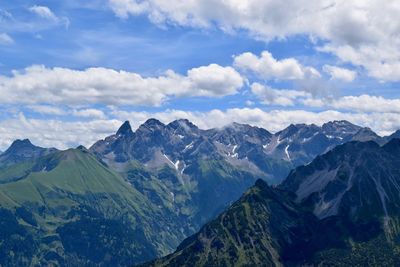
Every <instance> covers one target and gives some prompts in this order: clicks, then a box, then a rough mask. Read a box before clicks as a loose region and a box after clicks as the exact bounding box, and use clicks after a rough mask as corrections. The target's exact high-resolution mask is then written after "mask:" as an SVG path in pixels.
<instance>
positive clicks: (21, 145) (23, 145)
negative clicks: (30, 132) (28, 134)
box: [5, 139, 38, 153]
mask: <svg viewBox="0 0 400 267" xmlns="http://www.w3.org/2000/svg"><path fill="white" fill-rule="evenodd" d="M35 148H38V147H36V146H34V145H33V144H32V143H31V141H30V140H29V139H23V140H20V139H18V140H15V141H14V142H13V143H12V144H11V146H10V147H9V148H8V149H7V150H6V151H5V153H10V152H17V151H20V150H25V149H35Z"/></svg>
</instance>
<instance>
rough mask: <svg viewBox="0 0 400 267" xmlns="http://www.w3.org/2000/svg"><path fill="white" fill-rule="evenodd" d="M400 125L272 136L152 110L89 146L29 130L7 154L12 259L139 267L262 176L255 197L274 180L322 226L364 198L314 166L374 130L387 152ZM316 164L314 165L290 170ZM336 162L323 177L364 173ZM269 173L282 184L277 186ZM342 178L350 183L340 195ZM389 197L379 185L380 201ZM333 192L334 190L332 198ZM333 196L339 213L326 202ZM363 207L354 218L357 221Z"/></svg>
mask: <svg viewBox="0 0 400 267" xmlns="http://www.w3.org/2000/svg"><path fill="white" fill-rule="evenodd" d="M397 135H399V132H396V133H395V134H393V135H392V136H390V137H379V136H378V135H376V134H375V133H374V132H373V131H372V130H370V129H369V128H362V127H359V126H356V125H353V124H351V123H349V122H346V121H334V122H329V123H326V124H324V125H322V126H321V127H319V126H316V125H304V124H299V125H290V126H289V127H288V128H286V129H284V130H282V131H279V132H277V133H275V134H272V133H270V132H268V131H267V130H265V129H262V128H258V127H254V126H250V125H243V124H237V123H233V124H230V125H228V126H225V127H222V128H218V129H209V130H202V129H199V128H198V127H197V126H195V125H194V124H193V123H191V122H189V121H188V120H176V121H173V122H171V123H169V124H167V125H165V124H163V123H161V122H160V121H158V120H155V119H150V120H148V121H146V122H145V123H144V124H142V125H141V126H140V127H139V128H138V129H137V130H136V131H133V130H132V128H131V126H130V124H129V122H125V123H124V124H123V125H122V126H121V127H120V128H119V129H118V131H117V132H116V134H114V135H111V136H109V137H106V138H105V139H104V140H99V141H98V142H96V143H95V144H94V145H93V146H91V147H90V148H89V149H86V148H84V147H82V146H80V147H78V148H76V149H68V150H65V151H59V150H57V149H54V148H50V149H48V148H41V147H37V146H35V145H33V144H32V143H31V142H30V141H29V140H17V141H15V142H14V143H13V144H12V145H11V146H10V148H9V149H7V150H6V151H5V152H4V153H2V154H1V155H0V212H1V213H2V218H4V219H3V220H2V221H1V222H0V223H1V224H2V227H1V228H0V229H1V230H0V236H1V237H0V239H1V241H3V242H0V251H1V252H0V265H3V266H15V265H19V266H21V265H22V266H27V265H30V266H36V265H37V266H43V265H61V266H64V265H69V266H110V265H112V266H127V265H133V264H137V263H141V262H145V261H149V260H152V259H154V258H156V257H160V256H163V255H166V254H168V253H170V252H172V251H173V250H174V249H175V248H176V247H177V246H178V245H179V243H180V242H181V241H182V240H183V239H184V238H186V237H188V236H190V235H192V234H194V233H196V232H197V231H199V230H200V229H205V228H204V227H203V228H202V226H203V225H204V224H206V223H208V222H209V221H210V220H212V219H213V218H215V217H216V216H217V215H218V214H220V213H221V212H224V211H225V210H226V208H227V207H229V206H230V205H231V204H232V203H233V202H234V201H235V200H237V199H238V198H240V196H241V195H242V194H243V192H245V191H246V190H247V189H248V188H249V187H251V185H253V184H254V183H255V182H256V181H257V183H256V186H255V187H253V188H252V189H250V191H249V192H248V193H246V195H250V196H251V193H250V192H253V191H254V190H255V191H257V190H258V191H259V192H264V191H265V190H267V189H268V190H267V191H268V192H272V193H268V194H267V195H269V194H273V195H279V198H281V200H280V201H283V202H282V203H283V204H282V203H280V202H279V203H277V205H278V206H279V205H281V206H282V205H283V206H288V207H289V206H290V205H292V206H290V209H291V210H294V211H295V213H296V214H297V213H298V215H293V214H289V215H288V216H289V217H287V219H288V221H290V220H291V219H290V218H291V217H290V216H292V215H293V216H300V217H302V216H305V217H307V220H306V221H304V222H299V223H300V224H302V223H305V224H308V223H309V222H311V221H312V222H313V223H314V221H315V224H316V225H319V221H320V220H325V217H329V218H330V217H331V216H336V214H338V210H340V212H342V209H343V210H344V209H345V207H346V205H350V204H348V203H353V202H351V201H350V200H349V201H350V202H345V201H344V200H347V199H348V198H350V199H352V198H354V194H349V193H348V192H347V191H346V190H345V189H343V188H344V183H345V182H343V184H339V183H338V182H336V183H338V184H336V183H333V185H332V183H330V182H329V183H326V184H325V187H326V188H325V187H323V186H322V187H318V189H315V190H314V189H313V190H311V189H309V188H308V186H305V187H307V188H308V190H309V191H307V190H304V189H303V188H304V185H302V182H301V181H303V179H304V181H306V182H307V183H311V184H313V185H314V182H312V181H313V179H314V178H310V179H311V180H307V179H306V178H302V177H303V176H305V175H306V174H308V173H309V172H310V170H309V169H307V167H308V166H314V169H318V166H319V165H318V163H315V162H318V160H319V161H321V157H318V156H319V155H322V154H324V153H327V154H324V156H326V155H329V153H331V152H328V151H331V150H332V149H334V148H335V147H337V146H339V147H337V148H336V149H340V148H341V146H340V145H342V144H345V145H344V146H346V145H348V144H364V143H359V142H355V140H358V141H369V140H372V141H371V142H366V143H365V144H369V145H371V146H375V148H376V149H377V150H379V151H380V149H381V146H382V149H383V148H385V149H386V150H387V149H388V147H392V146H393V144H392V141H390V140H394V139H393V138H395V137H396V136H397ZM349 142H350V143H349ZM388 142H389V143H388ZM386 143H387V145H385V144H386ZM389 144H390V145H389ZM360 146H361V145H360ZM361 148H362V147H353V148H352V149H354V151H352V149H349V150H348V151H347V150H346V155H347V153H349V156H350V155H353V156H354V157H356V156H357V155H358V154H357V151H358V149H361ZM336 149H334V150H333V151H336ZM376 153H378V152H376ZM378 154H379V153H378ZM315 157H317V158H316V159H315V160H314V161H313V159H314V158H315ZM376 157H377V158H379V156H376ZM355 162H358V159H357V160H355ZM304 164H308V165H306V166H305V167H299V168H297V169H295V171H292V172H291V171H290V170H291V169H293V168H295V167H298V166H301V165H304ZM321 164H322V163H321ZM324 164H325V165H322V167H321V168H320V169H318V170H320V171H321V173H320V174H314V176H318V175H319V176H318V177H320V176H321V177H325V175H324V174H323V171H324V170H325V169H329V170H331V169H333V168H336V169H338V170H339V169H340V170H341V171H342V170H346V171H348V172H346V175H350V174H351V173H352V172H350V170H347V169H346V168H345V167H343V166H342V165H340V164H339V163H335V164H336V165H335V164H334V162H333V161H332V162H331V161H329V164H331V165H329V164H328V163H324ZM360 164H361V163H360ZM302 168H305V169H302ZM394 170H395V169H394ZM374 171H375V170H374ZM303 172H305V174H303ZM343 172H344V171H343ZM382 172H383V171H382ZM338 173H339V174H341V173H342V172H339V171H338ZM357 173H358V169H357ZM288 175H289V176H288ZM329 175H332V176H333V172H332V174H329ZM335 175H338V174H337V173H336V174H335ZM391 175H396V173H395V172H393V173H392V174H391ZM286 176H288V178H287V179H286V180H285V181H284V182H283V183H281V182H282V181H283V179H284V178H285V177H286ZM314 176H313V177H314ZM335 177H336V176H335ZM340 177H342V176H340ZM374 177H375V176H374ZM315 179H316V178H315ZM318 179H322V178H318ZM331 179H333V180H336V178H333V177H332V178H331ZM342 179H345V178H342ZM352 179H353V178H352ZM322 180H323V179H322ZM263 181H265V182H263ZM352 181H353V180H352ZM346 182H347V184H348V183H349V182H348V181H347V180H346ZM265 183H268V184H270V185H277V184H279V183H281V185H279V187H274V188H270V187H269V186H267V185H266V184H265ZM371 183H372V182H369V183H367V184H371ZM321 184H322V185H323V184H324V183H323V182H321ZM376 184H378V183H376ZM328 185H329V186H328ZM363 186H366V185H363ZM259 187H261V189H260V188H259ZM314 187H315V186H314ZM314 187H311V188H314ZM336 187H338V188H340V190H339V189H337V191H335V192H336V193H335V194H333V193H331V190H332V189H331V188H336ZM382 187H384V185H383V184H382ZM263 188H264V189H265V188H267V189H265V190H264V189H263ZM346 188H347V187H346ZM385 188H386V187H385ZM276 190H280V191H282V192H285V193H282V194H280V193H279V194H278V193H276ZM286 192H289V193H286ZM326 192H329V193H326ZM260 194H261V193H260ZM262 194H263V195H264V193H262ZM393 194H395V192H394V193H393ZM246 195H245V196H246ZM286 195H287V197H286ZM295 196H297V197H295ZM382 196H385V195H384V194H383V193H381V191H379V192H378V198H376V199H374V201H375V200H377V199H378V200H379V199H382ZM267 198H268V197H267ZM331 198H332V199H334V200H332V201H330V202H329V201H328V199H329V200H331ZM242 199H243V197H242ZM240 201H242V200H239V202H240ZM365 201H367V202H368V201H369V199H367V200H365ZM393 201H395V199H394V200H393ZM239 202H235V204H233V206H231V208H230V209H228V211H229V210H231V209H232V207H234V206H235V205H237V203H239ZM326 203H328V204H326ZM341 203H344V204H341ZM346 203H347V204H346ZM391 203H392V202H391ZM324 205H328V206H329V207H330V208H329V211H328V210H324V211H322V210H321V207H325V206H324ZM355 205H360V206H362V205H361V204H360V203H358V204H357V203H356V204H355ZM393 205H394V204H387V205H385V210H384V211H386V212H387V217H388V218H389V219H388V220H387V223H388V225H390V222H391V221H392V220H390V218H391V217H390V216H391V211H392V210H396V206H394V207H392V206H393ZM357 207H358V206H357ZM250 208H251V207H250ZM273 208H274V209H275V208H276V207H275V205H274V207H273ZM368 208H369V207H368ZM311 210H314V213H312V212H310V211H311ZM319 210H321V211H320V212H318V211H319ZM361 210H362V209H361V207H360V214H361V215H362V212H361ZM257 212H259V213H260V216H263V215H262V212H261V211H258V210H257ZM278 213H279V211H278ZM349 213H351V212H350V211H349ZM223 214H224V213H223ZM351 214H352V213H351ZM379 214H380V213H379ZM385 214H386V213H385ZM264 215H265V214H264ZM361 215H357V216H361ZM220 216H221V215H220ZM265 216H267V215H265ZM285 216H286V215H285ZM357 216H355V217H354V218H353V217H352V220H353V219H354V222H355V223H357V222H358V221H357V220H356V219H357V218H358V217H357ZM377 216H378V215H377ZM379 216H380V215H379ZM361 217H362V216H361ZM255 218H256V217H255ZM308 218H312V219H310V220H311V221H308ZM265 223H267V224H268V222H265ZM288 223H289V222H288ZM208 225H209V224H206V226H205V227H208ZM310 225H313V224H310ZM264 228H265V227H264ZM306 229H308V228H306ZM311 230H312V229H311ZM201 231H202V230H201ZM246 231H247V230H246ZM299 231H300V230H299ZM305 231H306V230H305ZM307 231H308V230H307ZM264 234H265V235H266V236H267V235H272V234H273V233H272V232H271V233H269V232H266V233H264ZM282 235H283V236H285V233H282ZM305 236H307V235H305ZM192 238H193V237H192ZM283 238H285V237H283ZM185 242H186V243H185ZM185 242H184V243H183V244H181V245H180V248H184V247H185V244H187V241H185ZM279 242H280V241H279ZM299 242H303V239H302V238H299ZM178 250H179V249H178ZM274 253H275V252H274ZM276 253H278V252H276ZM276 253H275V254H276ZM276 255H277V256H276V257H278V258H279V257H280V256H279V255H280V254H279V253H278V254H276ZM274 257H275V256H274ZM271 262H277V260H276V259H275V260H272V261H271Z"/></svg>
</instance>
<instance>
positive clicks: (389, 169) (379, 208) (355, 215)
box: [281, 139, 400, 221]
mask: <svg viewBox="0 0 400 267" xmlns="http://www.w3.org/2000/svg"><path fill="white" fill-rule="evenodd" d="M399 149H400V146H399V139H393V140H392V141H390V142H389V143H387V144H385V145H384V146H382V147H380V146H379V145H378V144H376V143H375V142H372V141H370V142H363V143H361V142H350V143H346V144H344V145H342V146H339V147H337V148H335V149H333V150H332V151H330V152H328V153H327V154H325V155H322V156H318V157H317V158H316V159H315V160H314V161H313V162H312V163H311V164H309V165H307V166H303V167H299V168H297V169H295V170H294V171H293V172H292V173H291V174H290V175H289V177H288V178H287V179H286V180H285V181H284V182H283V184H282V185H281V188H283V189H286V190H290V191H292V192H295V193H296V194H297V200H298V201H299V202H303V203H305V204H307V205H310V206H311V207H312V208H313V210H314V213H315V214H316V215H317V216H318V217H320V218H325V217H328V216H332V215H337V214H340V215H342V216H346V217H348V218H349V219H350V220H352V221H359V220H361V219H365V218H366V217H371V218H373V217H376V218H379V217H382V216H384V217H390V216H393V215H398V213H399V212H400V204H399V203H400V202H399V201H400V187H399V184H400V175H399V174H400V170H399V166H400V154H399Z"/></svg>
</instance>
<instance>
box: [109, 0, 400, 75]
mask: <svg viewBox="0 0 400 267" xmlns="http://www.w3.org/2000/svg"><path fill="white" fill-rule="evenodd" d="M109 5H110V7H111V9H112V10H113V11H114V12H115V14H116V15H117V16H119V17H121V18H125V19H126V18H128V17H129V16H137V15H143V14H145V15H147V16H148V17H149V19H150V20H151V21H152V22H154V23H156V24H169V25H183V26H191V27H199V28H212V27H218V28H219V29H221V30H223V31H225V32H234V31H240V30H246V31H247V32H249V34H250V35H252V36H254V37H255V38H259V39H263V40H266V41H268V40H271V39H276V38H278V39H284V38H287V37H291V36H297V35H307V36H309V37H310V39H311V40H316V39H317V40H319V42H316V45H315V47H317V48H319V50H320V51H324V52H329V53H333V54H335V55H336V56H337V57H338V58H340V59H341V60H343V61H345V62H350V63H352V64H354V65H360V66H363V67H364V68H365V69H366V70H367V71H368V73H369V75H370V76H372V77H375V78H377V79H381V80H387V81H399V80H400V50H399V49H398V47H399V45H400V31H399V28H400V20H399V19H398V14H399V13H400V2H399V1H396V0H388V1H385V4H382V1H379V0H364V1H345V0H336V1H333V0H322V1H321V0H289V1H275V0H248V1H238V0H227V1H219V0H208V1H200V0H194V1H184V2H182V1H179V0H172V1H168V2H165V1H162V0H147V1H138V0H109ZM210 7H212V8H210ZM288 7H289V8H288ZM321 42H322V43H323V44H322V45H321V44H320V43H321Z"/></svg>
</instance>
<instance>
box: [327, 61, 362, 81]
mask: <svg viewBox="0 0 400 267" xmlns="http://www.w3.org/2000/svg"><path fill="white" fill-rule="evenodd" d="M323 70H324V72H326V73H328V74H329V75H330V76H331V79H332V80H341V81H345V82H352V81H354V79H355V78H356V77H357V72H355V71H352V70H349V69H345V68H340V67H336V66H331V65H324V66H323Z"/></svg>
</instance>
